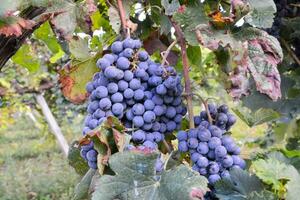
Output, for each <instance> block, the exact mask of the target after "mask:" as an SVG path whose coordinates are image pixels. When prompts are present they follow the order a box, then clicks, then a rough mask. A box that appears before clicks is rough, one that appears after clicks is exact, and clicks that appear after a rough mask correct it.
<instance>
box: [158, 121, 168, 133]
mask: <svg viewBox="0 0 300 200" xmlns="http://www.w3.org/2000/svg"><path fill="white" fill-rule="evenodd" d="M166 131H167V125H166V124H165V123H160V129H159V132H161V133H165V132H166Z"/></svg>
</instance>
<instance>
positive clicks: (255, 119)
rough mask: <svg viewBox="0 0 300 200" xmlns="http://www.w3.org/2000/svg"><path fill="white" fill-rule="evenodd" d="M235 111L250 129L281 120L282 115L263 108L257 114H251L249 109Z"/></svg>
mask: <svg viewBox="0 0 300 200" xmlns="http://www.w3.org/2000/svg"><path fill="white" fill-rule="evenodd" d="M233 111H234V112H235V113H236V114H237V115H238V116H239V118H240V119H241V120H243V121H244V122H245V123H246V124H247V125H248V126H250V127H253V126H257V125H260V124H263V123H266V122H270V121H273V120H275V119H278V118H280V114H279V113H278V112H276V111H274V110H272V109H266V108H261V109H259V110H257V111H256V112H255V113H251V111H250V110H249V109H246V108H240V107H238V108H235V109H233Z"/></svg>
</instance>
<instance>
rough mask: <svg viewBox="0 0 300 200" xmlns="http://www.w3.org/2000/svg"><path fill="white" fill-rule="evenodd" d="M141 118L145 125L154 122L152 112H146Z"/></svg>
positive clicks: (154, 117)
mask: <svg viewBox="0 0 300 200" xmlns="http://www.w3.org/2000/svg"><path fill="white" fill-rule="evenodd" d="M143 118H144V121H145V122H146V123H152V122H154V121H155V119H156V116H155V113H154V112H153V111H146V112H145V113H144V115H143Z"/></svg>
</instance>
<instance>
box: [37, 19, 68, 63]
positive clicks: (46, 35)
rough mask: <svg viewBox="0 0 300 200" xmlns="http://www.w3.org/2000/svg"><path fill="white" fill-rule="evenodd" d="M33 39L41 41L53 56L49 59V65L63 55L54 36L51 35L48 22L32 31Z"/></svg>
mask: <svg viewBox="0 0 300 200" xmlns="http://www.w3.org/2000/svg"><path fill="white" fill-rule="evenodd" d="M34 36H35V38H37V39H39V40H42V41H43V42H44V43H45V44H46V45H47V47H48V48H49V50H50V51H51V52H52V53H53V54H54V55H53V56H52V57H51V58H50V62H51V63H55V62H56V61H57V60H58V59H60V58H61V57H63V56H64V55H65V53H64V51H63V50H62V49H61V47H60V45H59V43H58V42H57V39H56V37H55V35H54V34H53V32H52V30H51V27H50V24H49V22H46V23H44V24H42V25H41V26H40V27H39V28H38V29H36V30H35V31H34Z"/></svg>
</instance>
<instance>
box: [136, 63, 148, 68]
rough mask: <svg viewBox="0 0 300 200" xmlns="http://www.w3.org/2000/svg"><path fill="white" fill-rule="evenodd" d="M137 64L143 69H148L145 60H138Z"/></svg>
mask: <svg viewBox="0 0 300 200" xmlns="http://www.w3.org/2000/svg"><path fill="white" fill-rule="evenodd" d="M138 66H139V68H140V69H143V70H147V69H148V63H147V62H139V64H138Z"/></svg>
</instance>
